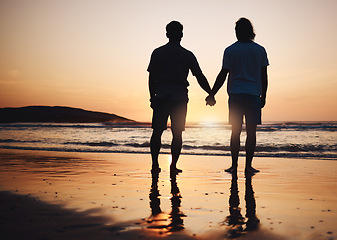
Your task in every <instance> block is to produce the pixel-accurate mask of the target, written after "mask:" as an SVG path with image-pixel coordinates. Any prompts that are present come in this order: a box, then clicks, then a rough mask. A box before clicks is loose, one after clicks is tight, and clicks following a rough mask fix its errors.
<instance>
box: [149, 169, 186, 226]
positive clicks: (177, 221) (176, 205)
mask: <svg viewBox="0 0 337 240" xmlns="http://www.w3.org/2000/svg"><path fill="white" fill-rule="evenodd" d="M158 179H159V173H152V184H151V189H150V194H149V198H150V208H151V216H150V217H149V218H147V219H146V222H147V223H148V227H147V228H149V229H153V230H158V231H161V233H165V232H166V233H168V232H177V231H180V230H183V229H184V220H183V218H184V217H186V215H184V214H183V213H182V212H181V210H180V206H181V199H182V196H181V194H180V190H179V188H178V185H177V178H176V175H175V174H171V195H172V196H171V199H170V200H171V207H172V209H171V212H170V213H169V214H167V213H164V212H163V211H162V210H161V208H160V193H159V189H158ZM168 221H169V223H168Z"/></svg>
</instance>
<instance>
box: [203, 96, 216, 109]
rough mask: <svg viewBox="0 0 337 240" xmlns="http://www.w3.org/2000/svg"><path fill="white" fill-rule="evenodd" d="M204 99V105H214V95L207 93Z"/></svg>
mask: <svg viewBox="0 0 337 240" xmlns="http://www.w3.org/2000/svg"><path fill="white" fill-rule="evenodd" d="M205 101H206V106H207V105H210V106H211V107H212V106H214V105H215V103H216V101H215V98H214V95H208V96H207V97H206V99H205Z"/></svg>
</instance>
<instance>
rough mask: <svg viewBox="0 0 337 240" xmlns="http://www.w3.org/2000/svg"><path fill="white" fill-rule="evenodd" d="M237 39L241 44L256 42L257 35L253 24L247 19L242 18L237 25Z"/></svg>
mask: <svg viewBox="0 0 337 240" xmlns="http://www.w3.org/2000/svg"><path fill="white" fill-rule="evenodd" d="M235 32H236V37H237V39H238V40H239V41H240V42H249V41H254V38H255V33H254V28H253V25H252V23H251V22H250V21H249V20H248V19H247V18H240V19H239V20H238V21H237V22H236V25H235Z"/></svg>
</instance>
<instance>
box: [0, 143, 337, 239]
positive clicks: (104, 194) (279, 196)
mask: <svg viewBox="0 0 337 240" xmlns="http://www.w3.org/2000/svg"><path fill="white" fill-rule="evenodd" d="M0 159H1V163H0V190H1V193H0V196H1V197H0V202H1V204H0V206H1V207H0V208H1V220H0V223H1V224H0V226H1V232H2V234H1V235H2V237H4V238H3V239H233V238H235V239H337V230H336V224H337V162H336V161H333V160H313V159H310V160H307V159H295V158H291V159H290V158H288V159H287V158H270V157H257V158H255V159H254V162H253V164H254V167H256V168H258V169H260V170H261V172H260V173H258V174H256V175H254V176H252V177H246V176H245V174H244V159H243V158H240V160H239V169H238V174H237V176H232V175H231V174H228V173H225V172H224V171H223V170H224V169H225V168H226V167H228V166H229V164H230V161H229V157H224V156H194V155H182V156H181V157H180V161H179V163H178V166H179V167H180V168H182V169H183V172H182V173H180V174H179V175H177V176H170V173H169V171H168V166H169V163H170V155H168V154H162V155H160V158H159V162H160V166H161V168H162V172H161V173H160V174H159V176H152V175H151V173H150V165H151V158H150V155H149V154H126V153H83V152H81V153H69V152H51V151H31V150H5V149H0Z"/></svg>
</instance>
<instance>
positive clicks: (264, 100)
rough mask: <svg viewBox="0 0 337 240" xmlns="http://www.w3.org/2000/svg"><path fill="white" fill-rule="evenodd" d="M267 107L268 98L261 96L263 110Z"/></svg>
mask: <svg viewBox="0 0 337 240" xmlns="http://www.w3.org/2000/svg"><path fill="white" fill-rule="evenodd" d="M265 105H266V97H263V96H261V108H263V107H264V106H265Z"/></svg>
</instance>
